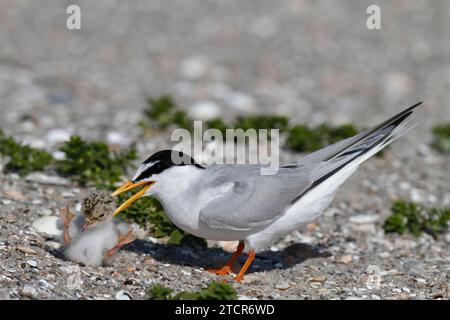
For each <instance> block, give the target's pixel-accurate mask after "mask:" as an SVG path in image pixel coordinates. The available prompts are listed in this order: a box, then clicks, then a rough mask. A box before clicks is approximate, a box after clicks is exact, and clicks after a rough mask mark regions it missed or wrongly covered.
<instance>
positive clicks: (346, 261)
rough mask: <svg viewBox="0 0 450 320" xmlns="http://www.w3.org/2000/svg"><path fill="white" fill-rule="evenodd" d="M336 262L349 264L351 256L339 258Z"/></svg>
mask: <svg viewBox="0 0 450 320" xmlns="http://www.w3.org/2000/svg"><path fill="white" fill-rule="evenodd" d="M338 261H339V262H341V263H345V264H347V263H350V262H352V256H351V255H350V254H347V255H344V256H341V257H340V258H339V259H338Z"/></svg>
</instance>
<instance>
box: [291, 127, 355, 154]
mask: <svg viewBox="0 0 450 320" xmlns="http://www.w3.org/2000/svg"><path fill="white" fill-rule="evenodd" d="M357 133H358V130H357V129H356V128H355V127H354V126H353V125H352V124H346V125H341V126H337V127H333V126H330V125H328V124H321V125H319V126H317V127H313V128H310V127H308V126H306V125H296V126H293V127H291V128H289V129H288V130H287V139H286V146H287V147H288V148H289V149H292V150H294V151H298V152H308V151H316V150H318V149H320V148H323V147H325V146H327V145H329V144H332V143H335V142H337V141H339V140H342V139H345V138H349V137H351V136H354V135H355V134H357Z"/></svg>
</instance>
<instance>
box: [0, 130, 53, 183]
mask: <svg viewBox="0 0 450 320" xmlns="http://www.w3.org/2000/svg"><path fill="white" fill-rule="evenodd" d="M0 155H1V156H3V157H7V158H9V161H8V162H7V163H6V165H5V166H4V171H5V172H16V173H18V174H19V175H21V176H24V175H26V174H28V173H30V172H31V171H41V170H43V169H44V168H45V167H46V166H47V165H49V164H50V163H51V162H52V160H53V157H52V156H51V154H49V153H48V152H46V151H43V150H38V149H34V148H31V147H30V146H27V145H23V144H21V143H20V142H17V141H16V140H15V139H14V138H13V137H7V136H5V135H4V134H3V131H2V130H0Z"/></svg>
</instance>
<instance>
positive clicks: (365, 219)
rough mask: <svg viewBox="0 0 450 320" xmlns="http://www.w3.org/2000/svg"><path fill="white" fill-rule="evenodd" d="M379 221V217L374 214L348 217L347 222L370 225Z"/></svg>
mask: <svg viewBox="0 0 450 320" xmlns="http://www.w3.org/2000/svg"><path fill="white" fill-rule="evenodd" d="M379 219H380V217H379V216H377V215H375V214H359V215H356V216H352V217H350V219H349V222H350V223H354V224H370V223H375V222H377V221H378V220H379Z"/></svg>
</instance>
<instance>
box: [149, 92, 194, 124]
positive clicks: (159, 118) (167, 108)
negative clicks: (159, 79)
mask: <svg viewBox="0 0 450 320" xmlns="http://www.w3.org/2000/svg"><path fill="white" fill-rule="evenodd" d="M144 115H145V116H146V117H147V118H148V120H149V121H150V125H151V126H155V127H156V128H158V129H166V128H168V127H169V126H171V125H173V124H174V125H177V126H178V127H180V128H185V129H188V130H190V129H191V128H192V121H191V119H189V118H188V116H187V114H186V112H184V111H183V110H180V109H179V108H178V107H177V106H176V105H175V102H174V101H173V99H172V98H171V97H170V96H168V95H164V96H161V97H158V98H150V99H148V100H147V108H146V109H145V110H144ZM141 126H144V127H145V126H146V122H144V123H142V124H141Z"/></svg>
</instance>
